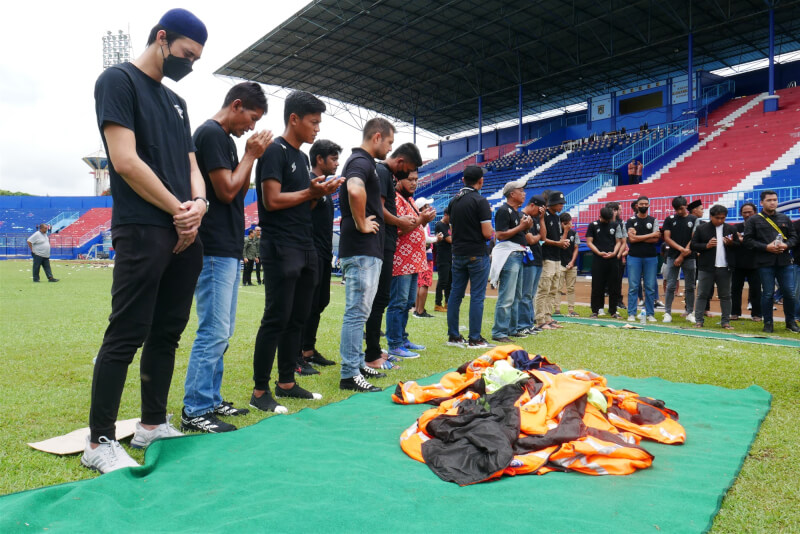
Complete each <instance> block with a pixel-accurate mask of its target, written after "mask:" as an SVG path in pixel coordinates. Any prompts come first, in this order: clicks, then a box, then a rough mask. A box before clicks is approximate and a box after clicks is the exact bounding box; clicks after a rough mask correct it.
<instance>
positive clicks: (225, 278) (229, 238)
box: [181, 82, 272, 433]
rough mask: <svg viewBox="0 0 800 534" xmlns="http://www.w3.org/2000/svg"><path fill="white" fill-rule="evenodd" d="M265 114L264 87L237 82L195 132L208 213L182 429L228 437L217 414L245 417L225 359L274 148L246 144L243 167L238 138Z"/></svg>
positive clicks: (265, 140)
mask: <svg viewBox="0 0 800 534" xmlns="http://www.w3.org/2000/svg"><path fill="white" fill-rule="evenodd" d="M266 110H267V99H266V97H265V96H264V90H263V89H262V88H261V86H260V85H258V84H257V83H253V82H243V83H240V84H237V85H235V86H233V87H232V88H231V90H230V91H228V94H227V95H226V96H225V100H224V101H223V104H222V108H221V109H220V110H219V111H218V112H217V113H216V114H215V115H214V116H213V117H212V118H210V119H209V120H207V121H206V122H204V123H203V124H202V125H201V126H200V127H199V128H198V129H197V130H196V131H195V133H194V143H195V146H196V147H197V153H196V155H197V165H198V167H199V168H200V172H201V173H202V175H203V181H204V182H205V186H206V192H207V195H208V202H209V210H208V215H206V217H205V220H204V221H203V225H202V226H201V227H200V238H201V239H202V240H203V269H202V270H201V271H200V277H199V278H198V279H197V291H196V292H195V297H196V301H197V305H196V308H197V336H196V337H195V339H194V343H193V344H192V351H191V354H190V355H189V366H188V368H187V370H186V382H185V384H184V396H183V410H182V412H181V429H183V430H194V431H199V432H210V433H218V432H229V431H231V430H236V427H235V426H234V425H232V424H230V423H226V422H224V421H221V420H219V419H218V418H217V416H218V415H244V414H246V413H247V412H248V411H249V410H246V409H237V408H234V407H233V404H232V403H229V402H223V400H222V393H221V389H220V388H221V386H222V372H223V367H224V366H223V355H224V354H225V351H226V350H227V349H228V341H229V340H230V338H231V337H232V336H233V327H234V322H235V319H236V302H237V296H238V292H239V262H240V261H241V260H242V247H241V246H240V245H239V243H240V242H241V241H240V239H241V238H242V228H244V196H245V194H246V193H247V190H248V189H249V188H250V173H251V171H252V169H253V163H255V161H256V160H257V159H258V158H260V157H261V155H262V154H263V153H264V150H265V149H266V148H267V146H268V145H269V144H270V143H271V142H272V132H270V131H261V132H258V133H256V134H254V135H253V136H251V137H250V138H249V139H248V140H247V144H246V145H245V151H244V157H243V158H242V161H241V162H239V157H238V156H237V154H236V145H235V144H234V143H233V138H232V136H235V137H241V136H242V135H244V133H245V132H248V131H250V130H252V129H253V128H254V127H255V124H256V122H258V121H259V120H260V119H261V117H263V116H264V114H265V113H266Z"/></svg>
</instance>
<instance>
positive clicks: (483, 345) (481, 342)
mask: <svg viewBox="0 0 800 534" xmlns="http://www.w3.org/2000/svg"><path fill="white" fill-rule="evenodd" d="M509 341H510V340H509ZM496 346H497V345H492V344H491V343H489V342H488V341H486V340H485V339H483V336H481V337H479V338H478V339H470V340H469V342H468V343H467V348H468V349H493V348H495V347H496Z"/></svg>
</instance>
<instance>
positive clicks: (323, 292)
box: [301, 139, 342, 372]
mask: <svg viewBox="0 0 800 534" xmlns="http://www.w3.org/2000/svg"><path fill="white" fill-rule="evenodd" d="M341 152H342V147H340V146H339V145H337V144H336V143H334V142H333V141H328V140H327V139H320V140H318V141H315V142H314V144H313V145H312V146H311V150H309V156H310V157H311V164H312V167H311V178H316V177H317V176H333V175H334V174H336V169H338V168H339V154H340V153H341ZM311 220H312V222H313V224H314V247H315V248H316V249H317V267H318V270H319V281H318V282H317V286H316V288H315V289H314V295H313V297H312V298H311V313H310V314H309V316H308V321H307V322H306V325H305V327H304V328H303V358H304V361H302V362H301V363H302V367H301V369H304V370H305V372H308V368H309V365H308V364H310V363H313V364H315V365H324V366H327V365H336V362H334V361H333V360H329V359H327V358H325V357H324V356H323V355H322V354H320V353H319V351H317V347H316V344H317V329H318V328H319V321H320V318H321V316H322V312H323V311H324V310H325V308H326V307H327V306H328V304H329V303H330V301H331V263H332V261H333V199H332V198H331V195H326V196H324V197H322V198H320V199H319V200H318V201H317V204H316V205H315V206H314V208H313V209H312V210H311ZM312 369H313V368H312Z"/></svg>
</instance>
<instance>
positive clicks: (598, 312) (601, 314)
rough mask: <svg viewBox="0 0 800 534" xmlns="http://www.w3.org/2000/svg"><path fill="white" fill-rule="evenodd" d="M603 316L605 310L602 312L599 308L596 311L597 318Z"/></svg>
mask: <svg viewBox="0 0 800 534" xmlns="http://www.w3.org/2000/svg"><path fill="white" fill-rule="evenodd" d="M605 314H606V310H604V309H602V308H600V309H599V310H597V316H598V317H602V316H604V315H605Z"/></svg>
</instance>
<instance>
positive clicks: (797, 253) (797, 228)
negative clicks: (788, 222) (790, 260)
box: [736, 219, 800, 284]
mask: <svg viewBox="0 0 800 534" xmlns="http://www.w3.org/2000/svg"><path fill="white" fill-rule="evenodd" d="M793 224H794V233H795V234H797V236H798V240H797V245H795V247H794V248H793V249H792V257H794V263H795V265H798V264H800V219H797V220H796V221H794V223H793ZM736 231H737V232H738V231H739V230H738V229H737V230H736ZM739 248H744V247H739ZM795 283H796V284H800V280H797V281H795Z"/></svg>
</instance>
